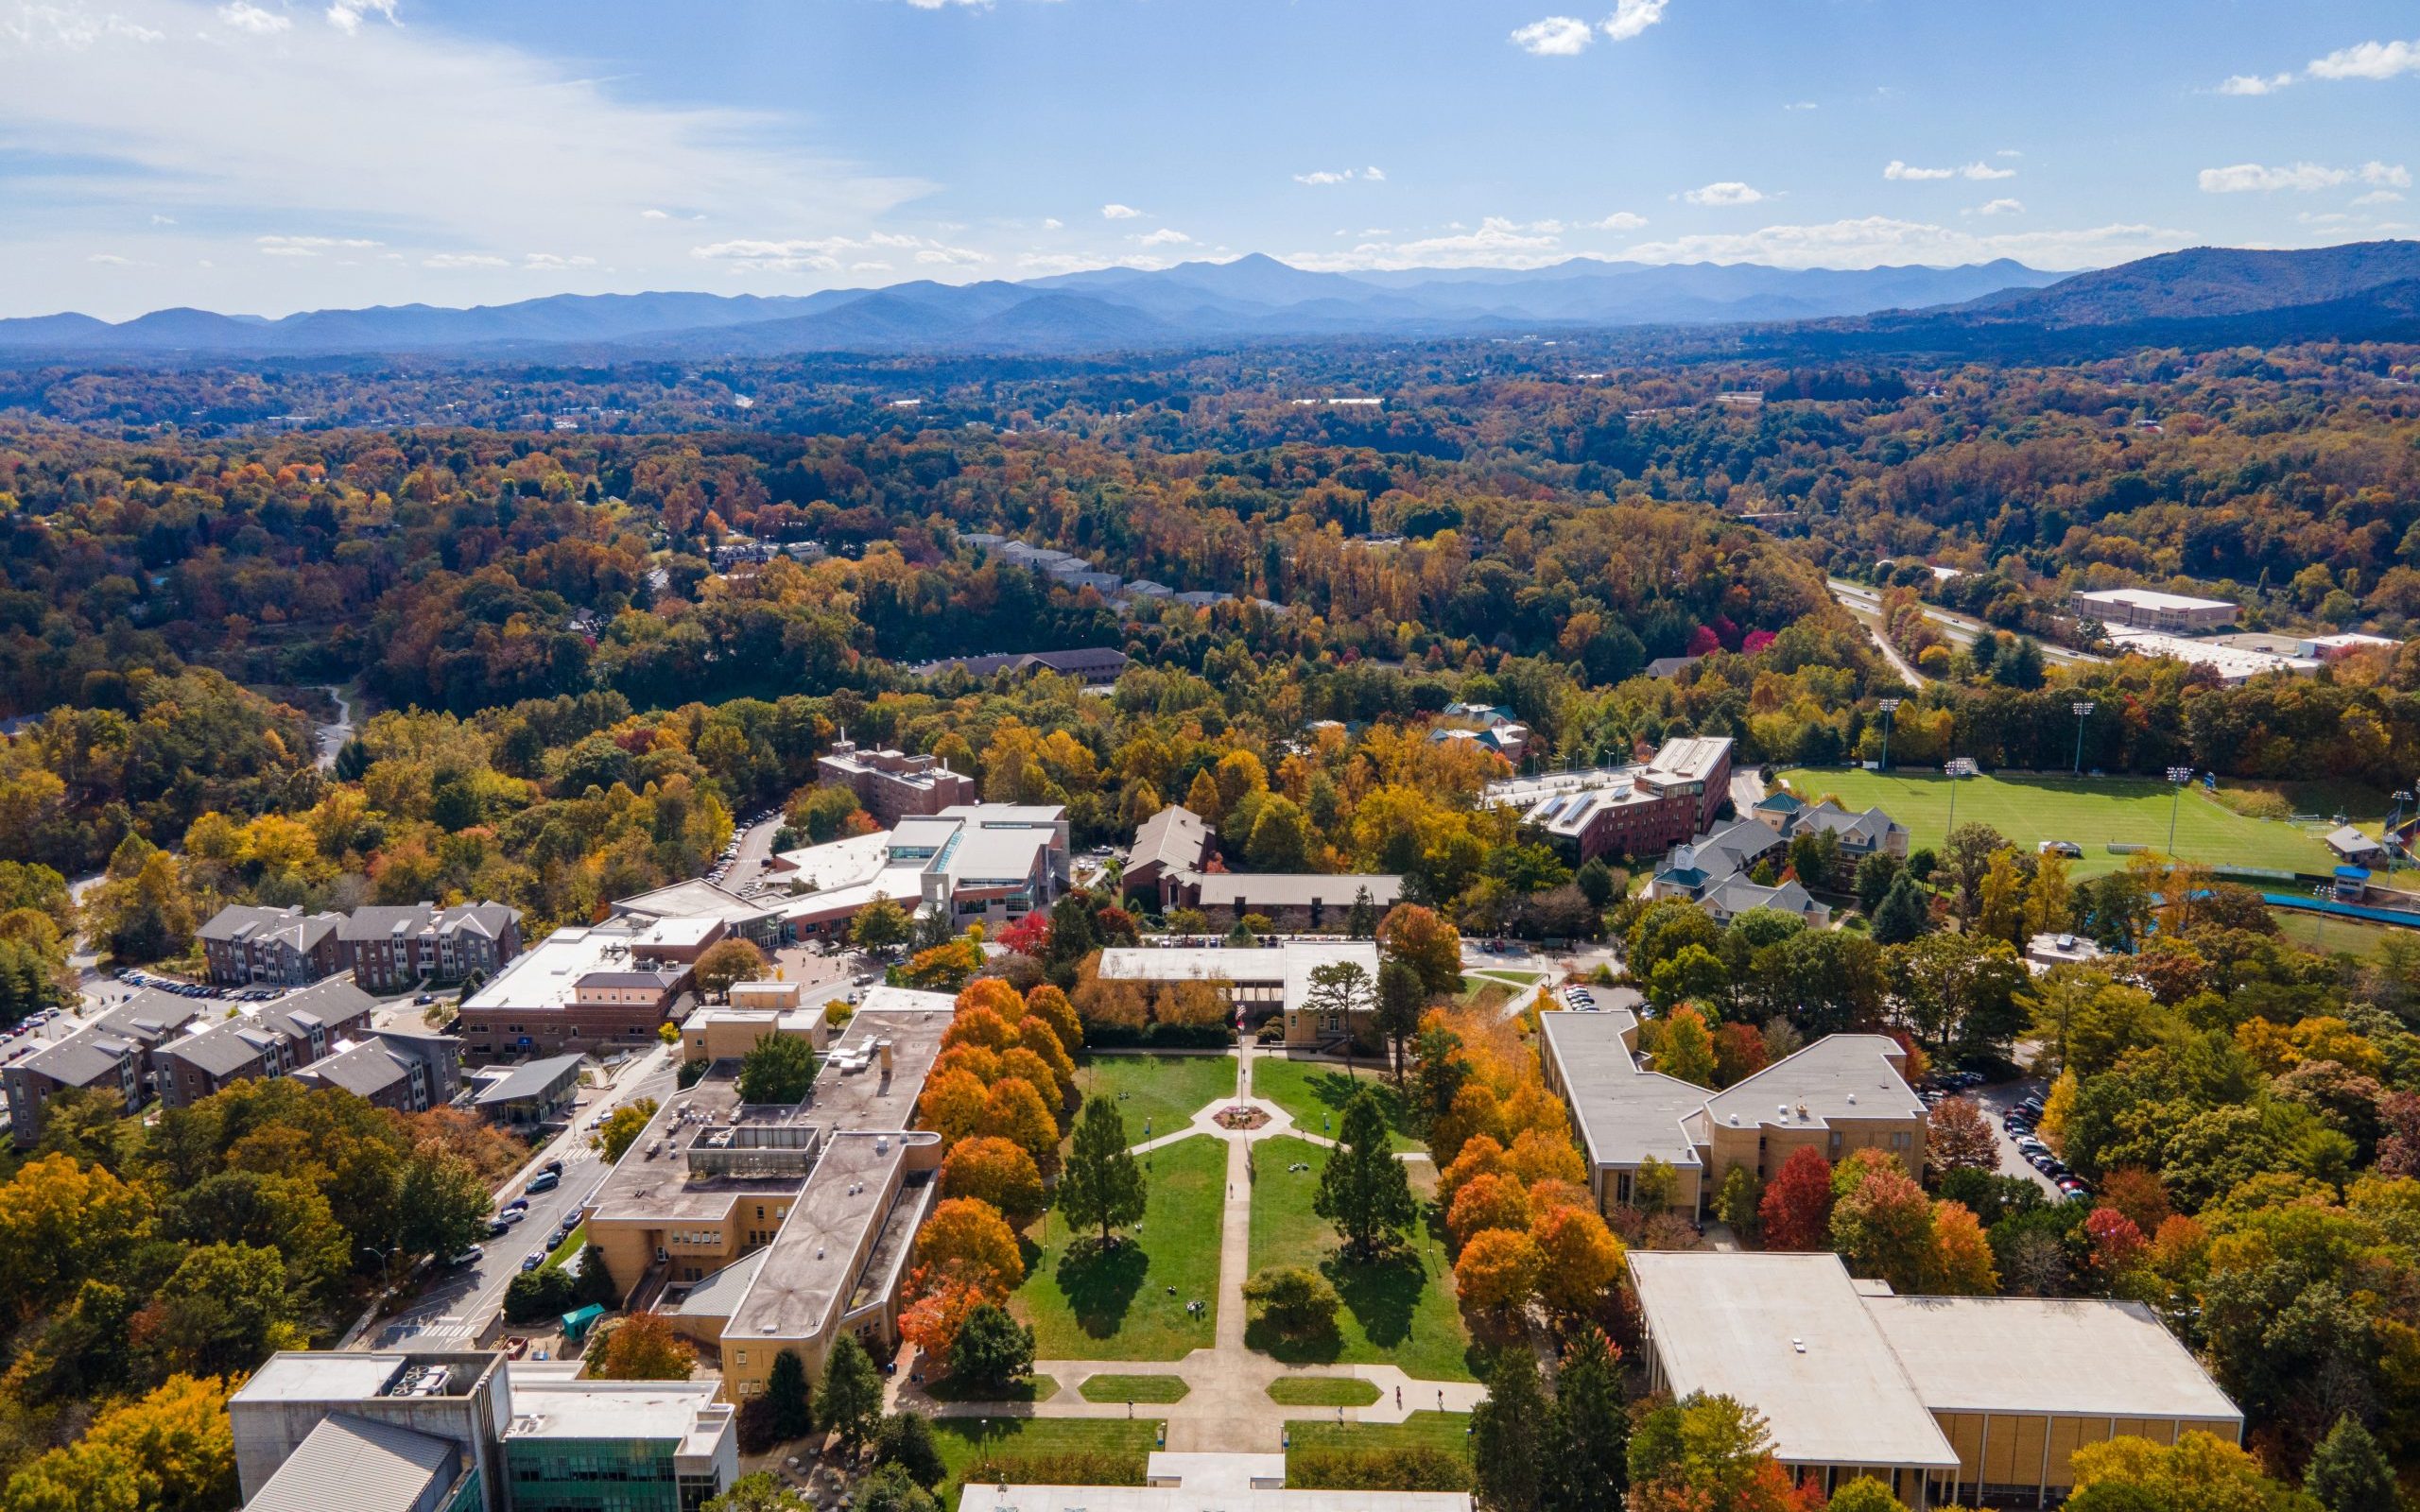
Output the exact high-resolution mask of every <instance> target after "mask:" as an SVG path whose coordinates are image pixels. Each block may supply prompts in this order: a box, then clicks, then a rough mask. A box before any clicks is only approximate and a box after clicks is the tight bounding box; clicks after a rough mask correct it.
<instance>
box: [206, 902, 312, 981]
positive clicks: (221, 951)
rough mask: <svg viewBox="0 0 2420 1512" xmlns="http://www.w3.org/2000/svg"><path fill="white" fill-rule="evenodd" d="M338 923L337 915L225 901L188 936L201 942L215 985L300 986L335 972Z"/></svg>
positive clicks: (211, 978)
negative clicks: (222, 906) (257, 983)
mask: <svg viewBox="0 0 2420 1512" xmlns="http://www.w3.org/2000/svg"><path fill="white" fill-rule="evenodd" d="M343 923H344V916H343V915H341V914H306V913H304V912H303V911H302V909H300V908H260V907H255V906H253V905H252V904H251V903H230V904H228V905H227V906H226V907H224V908H222V909H220V910H218V912H217V913H216V914H215V915H213V916H212V917H211V919H210V921H209V922H208V923H206V924H203V925H202V926H201V927H200V928H199V929H197V930H195V931H194V937H195V938H197V939H199V940H200V941H201V954H202V959H203V960H204V961H205V962H207V963H208V967H209V974H210V980H212V981H213V982H216V983H217V984H219V985H220V986H221V987H245V986H250V985H251V984H253V983H256V982H268V983H275V984H278V985H280V986H285V987H301V986H302V985H303V984H304V983H306V982H316V981H318V980H319V979H320V978H321V977H323V976H326V975H328V974H329V973H331V972H333V971H337V969H338V968H339V966H340V964H341V954H342V953H341V952H340V950H339V949H338V947H337V930H338V929H339V928H340V927H341V926H342V925H343Z"/></svg>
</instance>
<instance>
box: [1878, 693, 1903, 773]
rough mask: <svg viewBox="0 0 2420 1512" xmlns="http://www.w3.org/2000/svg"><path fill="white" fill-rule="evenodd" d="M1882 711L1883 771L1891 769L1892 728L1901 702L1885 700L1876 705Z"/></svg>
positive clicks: (1891, 699)
mask: <svg viewBox="0 0 2420 1512" xmlns="http://www.w3.org/2000/svg"><path fill="white" fill-rule="evenodd" d="M1876 708H1878V709H1880V710H1881V711H1882V769H1883V770H1884V771H1886V772H1887V771H1889V770H1890V769H1891V726H1892V725H1893V722H1894V719H1895V716H1896V715H1897V714H1898V713H1899V700H1898V699H1896V698H1885V699H1883V700H1882V701H1881V702H1880V703H1878V704H1876Z"/></svg>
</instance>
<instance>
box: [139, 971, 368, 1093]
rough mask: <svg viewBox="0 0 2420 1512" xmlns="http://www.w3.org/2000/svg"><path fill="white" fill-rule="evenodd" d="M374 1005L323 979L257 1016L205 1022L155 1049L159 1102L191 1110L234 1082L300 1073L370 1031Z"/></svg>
mask: <svg viewBox="0 0 2420 1512" xmlns="http://www.w3.org/2000/svg"><path fill="white" fill-rule="evenodd" d="M375 1006H377V1005H376V1004H375V1003H373V1002H372V1000H371V997H370V994H369V993H367V992H364V991H362V990H361V989H360V988H357V987H354V985H353V984H352V983H350V982H322V983H320V985H319V986H317V987H312V988H304V989H303V990H302V991H300V992H294V993H289V994H288V995H287V996H285V998H283V999H281V1000H280V1001H279V1002H277V1003H275V1004H273V1005H269V1006H268V1007H264V1008H262V1009H260V1010H259V1011H258V1012H256V1013H239V1014H237V1015H236V1016H234V1017H233V1018H230V1019H220V1020H217V1021H216V1022H211V1021H207V1020H205V1021H202V1022H199V1023H197V1024H195V1025H194V1031H193V1032H192V1033H191V1034H187V1035H182V1036H180V1037H178V1038H176V1039H173V1040H166V1041H164V1043H162V1044H161V1045H160V1046H159V1048H158V1049H156V1050H154V1051H153V1052H152V1063H153V1067H154V1071H155V1074H157V1076H158V1078H159V1092H160V1100H161V1101H162V1102H163V1103H165V1104H166V1105H167V1106H168V1107H170V1108H190V1107H192V1106H193V1105H194V1104H195V1103H198V1102H199V1101H201V1100H202V1099H203V1098H205V1097H208V1096H209V1095H210V1094H211V1093H213V1092H216V1091H220V1090H221V1089H222V1088H225V1087H228V1086H230V1085H232V1084H233V1083H235V1082H239V1081H250V1080H251V1079H253V1078H255V1077H260V1076H283V1075H285V1074H287V1073H289V1072H293V1071H299V1070H300V1069H302V1067H303V1066H306V1065H308V1064H310V1063H311V1062H313V1061H315V1060H319V1059H320V1058H322V1057H326V1056H328V1055H331V1054H333V1053H334V1052H335V1050H336V1049H337V1040H339V1039H342V1038H350V1037H352V1036H356V1035H359V1034H362V1033H365V1032H367V1031H368V1029H369V1028H370V1010H371V1009H372V1008H373V1007H375Z"/></svg>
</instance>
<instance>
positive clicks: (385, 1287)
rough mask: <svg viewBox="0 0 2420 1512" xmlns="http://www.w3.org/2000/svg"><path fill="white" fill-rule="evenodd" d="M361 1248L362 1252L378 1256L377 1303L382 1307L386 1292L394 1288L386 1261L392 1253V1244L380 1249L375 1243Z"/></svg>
mask: <svg viewBox="0 0 2420 1512" xmlns="http://www.w3.org/2000/svg"><path fill="white" fill-rule="evenodd" d="M361 1248H362V1252H363V1253H364V1254H370V1255H375V1256H377V1257H378V1304H379V1306H381V1307H384V1306H385V1305H386V1303H387V1294H388V1293H389V1292H390V1291H392V1290H393V1289H394V1282H393V1277H392V1276H391V1274H390V1273H389V1266H388V1262H387V1257H388V1256H389V1255H390V1254H392V1253H394V1246H391V1245H390V1246H388V1247H387V1248H385V1249H381V1248H379V1247H378V1246H376V1245H364V1246H361Z"/></svg>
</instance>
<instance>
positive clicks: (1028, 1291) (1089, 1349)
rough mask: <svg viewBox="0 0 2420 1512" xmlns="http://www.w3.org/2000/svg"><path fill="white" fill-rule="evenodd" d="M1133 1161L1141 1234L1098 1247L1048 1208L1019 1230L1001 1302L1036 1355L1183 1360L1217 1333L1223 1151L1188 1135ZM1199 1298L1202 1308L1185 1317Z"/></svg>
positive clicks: (1094, 1240)
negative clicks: (1016, 1256) (1019, 1255)
mask: <svg viewBox="0 0 2420 1512" xmlns="http://www.w3.org/2000/svg"><path fill="white" fill-rule="evenodd" d="M1228 1064H1229V1065H1230V1066H1232V1065H1233V1064H1234V1063H1233V1062H1232V1061H1230V1062H1228ZM1136 1159H1138V1160H1142V1161H1143V1162H1144V1165H1145V1168H1146V1169H1145V1177H1146V1179H1147V1180H1148V1181H1149V1183H1150V1200H1149V1202H1148V1203H1147V1205H1146V1207H1145V1209H1144V1213H1143V1225H1142V1229H1141V1232H1140V1234H1139V1235H1137V1234H1127V1235H1124V1236H1123V1237H1122V1241H1121V1243H1119V1244H1118V1245H1117V1246H1115V1248H1113V1249H1110V1250H1107V1251H1102V1250H1100V1249H1099V1248H1098V1244H1099V1235H1098V1234H1070V1233H1069V1232H1068V1231H1067V1226H1066V1224H1065V1223H1064V1222H1063V1221H1061V1220H1060V1218H1059V1217H1058V1215H1057V1214H1056V1213H1050V1214H1046V1215H1045V1216H1044V1217H1043V1219H1042V1221H1041V1222H1040V1223H1037V1224H1035V1225H1034V1226H1033V1227H1032V1228H1031V1229H1027V1230H1026V1234H1025V1245H1024V1249H1025V1263H1026V1278H1025V1284H1024V1285H1022V1286H1020V1287H1018V1288H1017V1290H1016V1293H1015V1295H1013V1296H1012V1297H1010V1299H1009V1307H1010V1311H1011V1312H1012V1313H1014V1314H1016V1316H1017V1318H1018V1319H1019V1321H1021V1322H1025V1323H1029V1324H1031V1325H1032V1327H1033V1345H1034V1353H1035V1354H1036V1355H1037V1356H1039V1357H1040V1358H1042V1359H1046V1360H1181V1359H1183V1358H1184V1356H1185V1355H1186V1354H1187V1353H1188V1352H1190V1351H1192V1350H1194V1349H1207V1348H1208V1347H1209V1346H1210V1345H1211V1344H1212V1343H1213V1342H1215V1340H1216V1337H1217V1333H1218V1326H1219V1325H1218V1312H1219V1305H1218V1304H1219V1213H1220V1210H1221V1209H1222V1208H1223V1207H1224V1206H1225V1203H1226V1193H1227V1148H1226V1146H1225V1145H1224V1144H1223V1143H1220V1142H1219V1141H1217V1140H1214V1139H1209V1138H1206V1137H1204V1136H1201V1135H1195V1136H1193V1137H1192V1138H1189V1139H1184V1140H1179V1141H1178V1142H1177V1143H1174V1144H1170V1145H1167V1146H1166V1147H1164V1148H1161V1149H1157V1150H1152V1151H1150V1152H1149V1153H1148V1154H1145V1155H1142V1156H1138V1157H1136ZM1171 1287H1173V1288H1174V1290H1173V1291H1171V1290H1170V1288H1171ZM1197 1298H1198V1299H1200V1300H1201V1301H1204V1302H1207V1303H1209V1304H1210V1305H1209V1306H1208V1307H1206V1308H1204V1309H1203V1310H1202V1312H1201V1315H1200V1316H1198V1317H1195V1316H1190V1315H1188V1314H1186V1313H1185V1310H1184V1306H1185V1304H1186V1303H1187V1302H1190V1301H1193V1300H1195V1299H1197Z"/></svg>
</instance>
